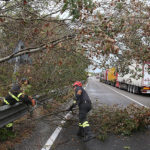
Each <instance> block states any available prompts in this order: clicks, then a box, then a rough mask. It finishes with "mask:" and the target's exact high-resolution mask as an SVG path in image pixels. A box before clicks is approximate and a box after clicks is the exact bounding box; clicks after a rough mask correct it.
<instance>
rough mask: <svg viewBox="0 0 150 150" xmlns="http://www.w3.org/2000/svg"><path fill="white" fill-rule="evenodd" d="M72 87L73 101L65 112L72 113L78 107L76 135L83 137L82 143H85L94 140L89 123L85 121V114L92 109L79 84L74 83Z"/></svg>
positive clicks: (77, 82) (86, 95)
mask: <svg viewBox="0 0 150 150" xmlns="http://www.w3.org/2000/svg"><path fill="white" fill-rule="evenodd" d="M73 87H74V90H75V100H74V103H73V104H72V105H71V106H70V108H69V109H67V110H68V111H72V109H73V108H74V107H75V106H76V105H78V106H79V129H78V132H77V135H78V136H81V137H84V142H87V141H89V140H91V139H93V138H95V135H94V134H93V133H92V131H91V129H90V125H89V122H88V120H87V114H88V112H89V111H90V110H91V109H92V106H91V100H90V98H89V96H88V94H87V93H86V91H85V90H84V89H83V88H82V83H81V82H79V81H76V82H75V83H74V84H73Z"/></svg>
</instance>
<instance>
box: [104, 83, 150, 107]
mask: <svg viewBox="0 0 150 150" xmlns="http://www.w3.org/2000/svg"><path fill="white" fill-rule="evenodd" d="M103 85H104V86H106V87H108V88H110V89H111V90H113V91H114V92H116V93H118V94H120V95H122V96H124V97H126V98H128V99H129V100H131V101H133V102H134V103H137V104H139V105H141V106H143V107H145V108H149V107H147V106H146V105H144V104H142V103H140V102H138V101H136V100H134V99H132V98H130V97H128V96H126V95H124V94H122V93H119V92H118V91H116V90H114V89H113V88H111V87H109V86H107V85H105V84H103Z"/></svg>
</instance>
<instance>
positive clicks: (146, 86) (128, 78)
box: [100, 62, 150, 94]
mask: <svg viewBox="0 0 150 150" xmlns="http://www.w3.org/2000/svg"><path fill="white" fill-rule="evenodd" d="M100 81H101V82H104V83H106V84H110V85H113V86H116V87H117V88H120V89H123V90H126V91H128V92H131V93H137V94H138V93H146V94H150V62H145V63H143V64H137V63H133V64H132V65H129V66H128V73H117V72H116V70H115V68H114V67H113V68H110V69H107V70H106V71H104V72H103V73H102V74H101V75H100Z"/></svg>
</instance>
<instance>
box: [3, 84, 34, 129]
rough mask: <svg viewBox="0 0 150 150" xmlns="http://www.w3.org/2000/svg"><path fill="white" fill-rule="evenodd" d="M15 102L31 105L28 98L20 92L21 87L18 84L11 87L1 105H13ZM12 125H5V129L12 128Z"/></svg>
mask: <svg viewBox="0 0 150 150" xmlns="http://www.w3.org/2000/svg"><path fill="white" fill-rule="evenodd" d="M17 102H23V103H26V104H27V105H28V104H32V103H31V101H30V99H29V97H28V96H27V95H24V94H23V93H22V91H21V86H20V85H19V84H15V85H13V87H12V88H11V90H10V91H9V92H8V95H7V96H6V97H5V98H4V103H3V105H14V104H16V103H17ZM12 126H13V123H9V124H7V125H6V127H7V128H12Z"/></svg>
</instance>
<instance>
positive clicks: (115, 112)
mask: <svg viewBox="0 0 150 150" xmlns="http://www.w3.org/2000/svg"><path fill="white" fill-rule="evenodd" d="M89 121H90V123H91V125H92V128H93V130H94V131H95V133H98V136H97V137H98V139H100V140H101V141H104V140H105V139H106V138H107V137H108V135H109V134H116V135H124V136H130V135H131V134H133V133H134V132H137V131H144V130H146V129H148V126H149V125H150V109H148V108H145V107H140V106H137V105H133V104H132V105H129V106H127V107H122V106H119V105H113V106H106V105H102V106H99V107H98V108H97V109H96V110H94V111H93V113H92V114H91V116H89Z"/></svg>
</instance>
